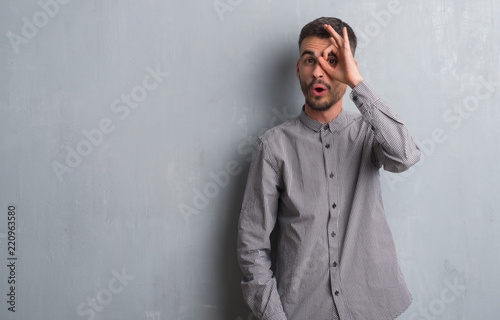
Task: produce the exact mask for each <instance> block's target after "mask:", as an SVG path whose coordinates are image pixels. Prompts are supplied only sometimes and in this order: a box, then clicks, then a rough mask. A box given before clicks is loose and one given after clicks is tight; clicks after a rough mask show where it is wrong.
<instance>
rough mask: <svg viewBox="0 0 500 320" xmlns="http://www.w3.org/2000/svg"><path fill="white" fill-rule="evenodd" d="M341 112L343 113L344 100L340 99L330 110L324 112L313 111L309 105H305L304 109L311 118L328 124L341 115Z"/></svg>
mask: <svg viewBox="0 0 500 320" xmlns="http://www.w3.org/2000/svg"><path fill="white" fill-rule="evenodd" d="M340 111H342V99H340V100H339V101H338V102H337V103H336V104H334V105H333V106H331V107H330V108H329V109H328V110H324V111H317V110H314V109H311V107H309V106H308V105H307V103H306V104H305V107H304V112H305V114H306V115H307V116H309V118H311V119H314V120H316V121H319V122H321V123H328V122H330V121H332V120H333V119H335V118H336V117H337V116H338V115H339V113H340Z"/></svg>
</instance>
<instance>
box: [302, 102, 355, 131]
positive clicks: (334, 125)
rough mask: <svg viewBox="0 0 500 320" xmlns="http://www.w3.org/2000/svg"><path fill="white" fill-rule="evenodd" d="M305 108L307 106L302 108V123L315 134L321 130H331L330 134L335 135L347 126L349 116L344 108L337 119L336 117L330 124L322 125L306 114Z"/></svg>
mask: <svg viewBox="0 0 500 320" xmlns="http://www.w3.org/2000/svg"><path fill="white" fill-rule="evenodd" d="M304 107H305V106H303V107H302V113H301V114H300V121H301V122H302V123H303V124H304V125H305V126H306V127H308V128H309V129H311V130H313V131H315V132H320V131H321V129H324V130H330V132H332V133H334V132H335V131H337V130H340V129H342V128H343V127H344V126H345V125H346V124H347V114H346V112H345V111H344V108H342V109H341V110H340V113H339V114H338V115H337V117H335V119H333V120H332V121H330V122H328V123H322V122H319V121H317V120H314V119H312V118H311V117H309V116H308V115H307V114H306V113H305V111H304Z"/></svg>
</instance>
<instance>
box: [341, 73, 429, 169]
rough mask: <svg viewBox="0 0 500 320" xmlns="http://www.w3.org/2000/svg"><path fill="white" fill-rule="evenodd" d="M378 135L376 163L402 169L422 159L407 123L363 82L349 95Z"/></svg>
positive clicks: (388, 167)
mask: <svg viewBox="0 0 500 320" xmlns="http://www.w3.org/2000/svg"><path fill="white" fill-rule="evenodd" d="M350 97H351V99H352V100H353V102H354V104H355V105H356V107H357V108H358V109H359V111H360V112H361V115H362V116H363V119H364V121H365V122H367V123H368V124H369V125H370V127H371V130H372V132H373V135H374V137H375V139H374V143H373V155H374V161H375V164H376V165H377V166H378V167H379V168H380V167H382V166H383V167H384V169H385V170H387V171H390V172H403V171H405V170H407V169H408V168H410V167H411V166H412V165H414V164H415V163H417V162H418V161H419V160H420V149H419V148H418V146H417V145H416V144H415V142H414V141H413V138H412V137H411V136H410V134H409V132H408V129H407V128H406V126H405V125H404V123H403V122H402V121H401V120H400V119H399V117H398V116H397V115H395V114H394V113H393V112H392V110H391V109H390V108H389V105H387V103H385V102H384V101H382V100H381V99H380V98H379V97H378V96H377V95H376V94H375V93H374V92H373V91H372V89H371V88H370V87H369V86H368V84H367V83H366V81H362V82H360V83H359V84H358V85H357V86H356V87H354V88H353V89H352V92H351V94H350Z"/></svg>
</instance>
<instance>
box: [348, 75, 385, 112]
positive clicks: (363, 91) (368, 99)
mask: <svg viewBox="0 0 500 320" xmlns="http://www.w3.org/2000/svg"><path fill="white" fill-rule="evenodd" d="M349 97H350V98H351V100H352V101H353V102H354V104H355V105H356V107H358V109H359V111H361V113H364V112H365V111H366V108H367V107H368V106H371V105H373V104H374V103H375V102H376V101H377V100H380V98H379V96H378V95H377V94H376V93H375V92H373V90H372V89H371V88H370V86H369V85H368V83H366V81H365V80H363V81H361V82H360V83H358V85H357V86H355V87H354V88H353V89H352V91H351V94H350V95H349Z"/></svg>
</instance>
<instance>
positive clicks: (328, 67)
mask: <svg viewBox="0 0 500 320" xmlns="http://www.w3.org/2000/svg"><path fill="white" fill-rule="evenodd" d="M318 62H319V65H320V66H321V68H322V69H323V70H325V72H326V73H327V74H328V75H329V76H330V77H331V76H332V75H333V72H334V71H335V68H333V67H332V66H331V65H330V64H329V63H328V62H327V61H326V59H324V58H323V57H319V58H318Z"/></svg>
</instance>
